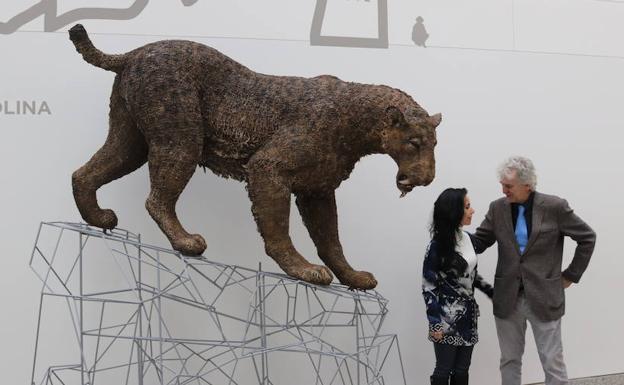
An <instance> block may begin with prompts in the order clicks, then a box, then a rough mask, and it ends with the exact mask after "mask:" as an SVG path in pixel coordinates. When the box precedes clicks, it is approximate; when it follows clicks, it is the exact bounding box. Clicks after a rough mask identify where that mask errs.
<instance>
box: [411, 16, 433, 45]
mask: <svg viewBox="0 0 624 385" xmlns="http://www.w3.org/2000/svg"><path fill="white" fill-rule="evenodd" d="M423 21H424V19H423V18H422V17H421V16H418V17H417V18H416V24H414V27H413V28H412V41H413V42H414V44H416V45H417V46H419V47H427V46H426V45H425V43H426V42H427V39H428V38H429V34H428V33H427V30H426V29H425V25H424V24H423Z"/></svg>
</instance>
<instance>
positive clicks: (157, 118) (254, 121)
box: [69, 25, 441, 289]
mask: <svg viewBox="0 0 624 385" xmlns="http://www.w3.org/2000/svg"><path fill="white" fill-rule="evenodd" d="M69 33H70V38H71V40H72V41H73V42H74V44H75V46H76V49H77V50H78V52H80V53H81V54H82V56H83V57H84V59H85V60H86V61H87V62H88V63H91V64H93V65H95V66H97V67H100V68H103V69H105V70H109V71H113V72H115V73H117V76H116V78H115V83H114V85H113V91H112V95H111V101H110V128H109V133H108V137H107V139H106V142H105V143H104V145H103V146H102V148H100V149H99V150H98V151H97V152H96V153H95V155H93V157H92V158H91V159H90V160H89V161H88V162H87V163H86V164H85V165H84V166H82V167H81V168H80V169H78V170H77V171H75V172H74V174H73V176H72V186H73V191H74V198H75V200H76V205H77V206H78V210H79V211H80V214H81V215H82V217H83V218H84V220H85V221H87V222H88V223H89V224H91V225H93V226H97V227H101V228H103V229H112V228H114V227H115V226H116V225H117V216H116V215H115V213H114V212H113V211H112V210H109V209H102V208H100V207H99V206H98V202H97V198H96V191H97V189H98V188H100V187H101V186H102V185H104V184H107V183H109V182H111V181H113V180H115V179H118V178H121V177H122V176H124V175H126V174H128V173H131V172H132V171H134V170H136V169H138V168H139V167H141V166H142V165H143V164H144V163H145V162H147V163H148V166H149V174H150V182H151V191H150V194H149V197H148V198H147V201H146V203H145V206H146V208H147V211H148V212H149V213H150V215H151V216H152V218H153V219H154V220H155V221H156V223H158V226H160V228H161V229H162V231H163V232H164V233H165V234H166V236H167V238H168V239H169V241H170V242H171V245H172V246H173V248H174V249H175V250H178V251H180V252H182V253H183V254H186V255H199V254H201V253H202V252H203V251H204V250H205V249H206V242H205V241H204V238H202V237H201V236H200V235H198V234H189V233H188V232H187V231H186V230H185V229H184V227H183V226H182V225H181V224H180V221H179V220H178V217H177V215H176V212H175V206H176V202H177V200H178V197H179V196H180V193H182V190H183V189H184V187H185V186H186V184H187V183H188V181H189V179H190V178H191V176H192V175H193V173H194V172H195V169H196V168H197V166H198V165H200V166H204V167H207V168H209V169H210V170H212V171H213V172H214V173H216V174H218V175H221V176H224V177H228V178H234V179H236V180H240V181H244V182H246V183H247V190H248V192H249V198H250V199H251V202H252V208H251V209H252V212H253V215H254V218H255V220H256V222H257V224H258V229H259V231H260V234H261V235H262V238H263V239H264V244H265V250H266V253H267V254H268V255H269V256H270V257H271V258H273V259H274V260H275V262H277V264H278V265H279V266H280V267H281V268H282V269H283V270H284V271H285V272H286V273H287V274H288V275H290V276H292V277H295V278H299V279H302V280H304V281H307V282H311V283H315V284H322V285H327V284H329V283H330V282H331V281H332V279H333V276H332V273H331V272H333V273H334V274H335V275H336V277H338V279H339V280H340V282H341V283H343V284H345V285H348V286H349V287H352V288H356V289H371V288H374V287H375V286H376V285H377V281H376V280H375V278H374V277H373V275H372V274H371V273H368V272H365V271H356V270H354V269H353V268H352V267H351V266H350V265H349V263H348V262H347V260H346V259H345V257H344V255H343V252H342V246H341V245H340V240H339V238H338V220H337V214H336V201H335V195H334V191H335V190H336V188H337V187H338V186H339V185H340V183H341V182H342V181H343V180H345V179H347V178H348V177H349V174H350V173H351V171H352V170H353V167H354V166H355V164H356V162H357V161H358V160H359V159H360V158H362V157H363V156H366V155H368V154H375V153H383V154H388V155H390V156H391V157H392V158H393V159H394V161H395V162H396V163H397V165H398V167H399V170H398V173H397V176H396V185H397V187H398V189H399V190H400V191H401V193H402V195H403V194H405V193H407V192H409V191H411V190H412V189H413V188H414V187H415V186H423V185H428V184H429V183H431V181H432V180H433V178H434V174H435V160H434V147H435V145H436V134H435V127H436V126H438V124H439V123H440V120H441V116H440V114H436V115H433V116H429V114H428V113H427V112H426V111H425V110H424V109H423V108H421V107H420V106H419V105H418V104H417V103H416V102H415V101H414V100H413V99H412V98H411V97H410V96H409V95H407V94H406V93H404V92H402V91H400V90H397V89H393V88H390V87H387V86H383V85H367V84H358V83H349V82H344V81H341V80H340V79H338V78H336V77H333V76H328V75H323V76H318V77H315V78H309V79H308V78H300V77H291V76H269V75H263V74H259V73H256V72H253V71H251V70H250V69H248V68H246V67H244V66H243V65H241V64H239V63H237V62H236V61H234V60H232V59H230V58H229V57H227V56H225V55H223V54H222V53H220V52H218V51H217V50H215V49H213V48H210V47H207V46H205V45H202V44H199V43H195V42H191V41H176V40H166V41H159V42H155V43H152V44H148V45H145V46H143V47H140V48H137V49H135V50H133V51H130V52H128V53H125V54H121V55H108V54H104V53H102V52H101V51H99V50H98V49H97V48H95V47H94V46H93V44H92V43H91V41H90V40H89V37H88V35H87V32H86V31H85V29H84V28H83V27H82V26H81V25H76V26H74V27H73V28H72V29H71V30H70V31H69ZM291 194H295V196H296V202H297V207H298V208H299V212H300V213H301V216H302V218H303V221H304V223H305V226H306V227H307V229H308V231H309V233H310V237H311V238H312V240H313V241H314V244H315V245H316V248H317V251H318V255H319V257H320V258H321V259H322V260H323V262H324V263H325V265H327V267H326V266H322V265H314V264H311V263H310V262H308V261H307V260H306V259H305V258H304V257H303V256H302V255H301V254H299V253H298V252H297V250H296V249H295V248H294V246H293V244H292V241H291V239H290V236H289V235H288V226H289V213H290V197H291ZM328 268H329V269H328ZM330 270H331V272H330Z"/></svg>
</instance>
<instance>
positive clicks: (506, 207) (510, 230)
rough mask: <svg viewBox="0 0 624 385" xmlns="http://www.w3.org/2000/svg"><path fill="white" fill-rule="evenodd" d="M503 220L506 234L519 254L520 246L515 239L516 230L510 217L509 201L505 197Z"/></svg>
mask: <svg viewBox="0 0 624 385" xmlns="http://www.w3.org/2000/svg"><path fill="white" fill-rule="evenodd" d="M503 222H504V226H505V228H506V229H507V234H509V236H510V237H511V239H512V240H513V243H514V245H516V252H518V254H520V247H519V246H518V241H516V231H515V230H514V225H513V218H512V217H511V203H509V202H508V201H507V200H506V199H505V200H504V201H503Z"/></svg>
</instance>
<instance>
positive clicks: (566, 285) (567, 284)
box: [561, 277, 572, 289]
mask: <svg viewBox="0 0 624 385" xmlns="http://www.w3.org/2000/svg"><path fill="white" fill-rule="evenodd" d="M561 283H562V284H563V288H564V289H567V288H569V287H570V286H572V281H569V280H568V279H566V277H561Z"/></svg>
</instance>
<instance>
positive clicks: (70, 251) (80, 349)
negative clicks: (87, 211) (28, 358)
mask: <svg viewBox="0 0 624 385" xmlns="http://www.w3.org/2000/svg"><path fill="white" fill-rule="evenodd" d="M30 266H31V268H32V270H33V271H34V272H35V274H36V275H37V277H38V278H39V279H40V280H41V282H42V283H43V288H42V291H41V298H40V306H39V318H38V324H37V338H36V343H35V354H34V360H33V369H32V384H33V385H35V384H41V385H44V384H45V385H52V384H55V385H56V384H67V385H69V384H82V385H85V384H90V385H97V384H100V383H101V384H107V385H108V384H138V385H143V384H150V385H152V384H161V385H164V384H177V385H181V384H197V385H201V384H260V385H269V384H282V383H283V384H292V383H297V384H306V383H309V384H315V385H319V384H320V385H333V384H342V385H347V384H348V385H353V384H386V382H387V381H388V380H387V378H388V377H391V378H392V379H393V380H392V382H397V383H399V382H400V379H402V381H403V384H404V385H405V384H406V381H405V372H404V368H403V363H402V359H401V353H400V349H399V342H398V339H397V336H396V335H393V334H381V332H380V329H381V326H382V323H383V321H384V319H385V317H386V315H387V314H388V309H387V305H388V301H387V300H386V299H384V298H383V297H382V296H381V295H380V294H379V293H377V292H376V291H368V292H354V291H349V290H348V289H347V288H346V287H345V286H342V285H338V284H333V285H331V286H326V287H323V286H315V285H311V284H308V283H305V282H301V281H298V280H295V279H292V278H290V277H288V276H286V275H283V274H276V273H270V272H265V271H261V269H259V270H258V271H256V270H252V269H248V268H243V267H238V266H231V265H226V264H222V263H217V262H212V261H209V260H207V259H205V258H204V257H200V258H191V257H186V256H184V255H180V254H179V253H177V252H175V251H173V250H168V249H164V248H159V247H155V246H150V245H147V244H144V243H142V242H141V238H140V236H139V235H135V234H133V233H131V232H129V231H125V230H121V229H116V230H113V231H112V232H106V233H105V232H103V231H102V230H100V229H96V228H92V227H89V226H87V225H85V224H78V223H65V222H52V223H45V222H44V223H41V225H40V227H39V232H38V233H37V239H36V241H35V246H34V248H33V253H32V257H31V260H30ZM59 346H62V349H60V348H59ZM269 369H271V370H270V371H269ZM384 375H385V377H386V379H384Z"/></svg>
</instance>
